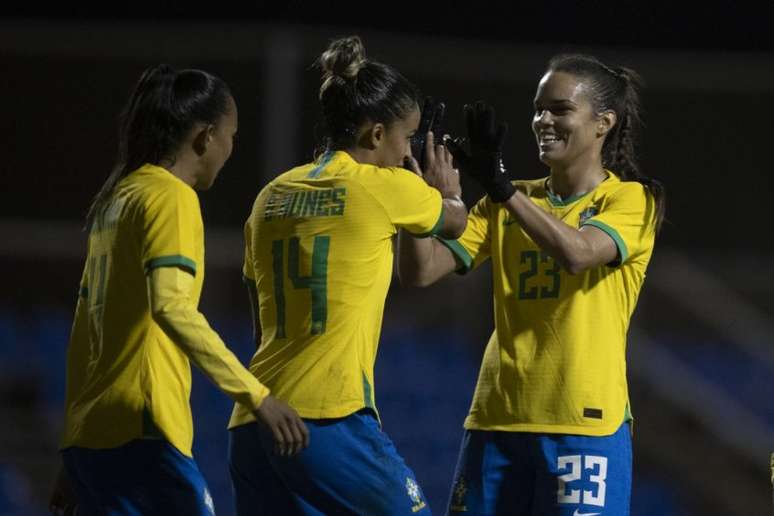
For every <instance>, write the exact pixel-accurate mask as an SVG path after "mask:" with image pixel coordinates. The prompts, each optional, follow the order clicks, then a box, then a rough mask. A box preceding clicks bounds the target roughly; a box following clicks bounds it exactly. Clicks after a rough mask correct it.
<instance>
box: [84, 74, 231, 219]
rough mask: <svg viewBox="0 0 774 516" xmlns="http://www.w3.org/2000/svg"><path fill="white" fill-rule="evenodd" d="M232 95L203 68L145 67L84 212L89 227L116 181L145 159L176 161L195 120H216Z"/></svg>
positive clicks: (222, 113)
mask: <svg viewBox="0 0 774 516" xmlns="http://www.w3.org/2000/svg"><path fill="white" fill-rule="evenodd" d="M230 96H231V92H230V91H229V88H228V86H227V85H226V83H225V82H223V81H222V80H221V79H219V78H217V77H215V76H213V75H210V74H209V73H207V72H204V71H201V70H181V71H176V70H174V69H173V68H172V67H170V66H168V65H165V64H161V65H158V66H154V67H151V68H148V69H146V70H145V71H144V72H143V74H142V76H140V80H139V81H137V84H136V85H135V87H134V91H133V92H132V94H131V96H130V97H129V100H128V102H127V103H126V106H125V107H124V109H123V111H122V112H121V115H120V117H119V124H118V152H117V155H116V161H115V165H114V166H113V169H112V171H111V172H110V175H108V178H107V179H106V180H105V183H104V184H103V185H102V187H101V188H100V190H99V192H97V195H95V196H94V199H93V200H92V203H91V206H90V207H89V211H88V213H87V215H86V229H87V230H89V229H91V228H92V227H93V226H94V224H95V222H97V221H98V220H99V218H100V217H101V216H102V215H103V214H104V212H105V209H106V208H107V206H108V204H109V202H110V200H111V197H112V195H113V192H114V190H115V188H116V185H118V183H119V182H120V181H121V179H122V178H123V177H125V176H126V175H127V174H129V173H130V172H132V171H134V170H136V169H138V168H140V167H141V166H143V165H144V164H146V163H150V164H154V165H159V164H161V163H162V162H163V163H165V164H167V165H173V164H174V163H175V153H176V152H177V150H178V149H179V147H180V144H181V143H182V141H183V139H184V138H185V136H186V135H187V134H188V132H189V131H190V130H191V129H192V128H193V126H194V124H195V123H197V122H205V123H208V124H214V123H215V122H217V121H218V120H219V119H220V117H221V116H223V115H225V114H226V112H227V111H228V99H229V97H230Z"/></svg>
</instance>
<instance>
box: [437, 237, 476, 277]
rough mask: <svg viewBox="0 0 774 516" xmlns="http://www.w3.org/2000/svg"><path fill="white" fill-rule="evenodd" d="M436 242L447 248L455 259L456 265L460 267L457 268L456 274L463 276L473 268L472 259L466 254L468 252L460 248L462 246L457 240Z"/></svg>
mask: <svg viewBox="0 0 774 516" xmlns="http://www.w3.org/2000/svg"><path fill="white" fill-rule="evenodd" d="M438 241H439V242H441V243H442V244H443V245H445V246H446V247H448V248H449V250H450V251H451V252H452V254H453V255H454V257H455V258H456V259H457V263H459V265H460V266H459V267H458V268H457V273H458V274H465V273H467V272H468V271H469V270H470V269H472V268H473V257H472V256H470V253H468V251H467V250H466V249H465V248H464V247H462V244H460V243H459V242H458V241H457V240H446V239H444V238H439V239H438Z"/></svg>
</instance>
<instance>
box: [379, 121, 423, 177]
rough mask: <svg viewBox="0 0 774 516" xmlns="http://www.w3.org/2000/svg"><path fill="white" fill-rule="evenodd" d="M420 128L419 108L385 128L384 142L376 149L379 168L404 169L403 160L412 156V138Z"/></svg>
mask: <svg viewBox="0 0 774 516" xmlns="http://www.w3.org/2000/svg"><path fill="white" fill-rule="evenodd" d="M417 127H419V108H418V107H415V108H414V109H413V110H411V112H409V113H408V114H407V115H406V116H405V117H403V118H400V119H398V120H395V121H394V122H393V123H391V124H390V125H389V126H385V128H384V133H383V136H382V142H381V144H380V145H379V146H378V147H377V149H376V163H374V165H377V166H379V167H402V166H403V160H404V159H405V158H406V157H407V156H411V137H412V136H414V134H415V133H416V132H417Z"/></svg>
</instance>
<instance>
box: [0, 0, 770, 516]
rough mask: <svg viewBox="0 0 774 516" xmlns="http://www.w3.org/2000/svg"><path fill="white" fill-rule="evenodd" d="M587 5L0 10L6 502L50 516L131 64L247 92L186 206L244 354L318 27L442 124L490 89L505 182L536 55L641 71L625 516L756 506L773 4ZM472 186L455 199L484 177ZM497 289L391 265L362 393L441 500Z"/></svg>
mask: <svg viewBox="0 0 774 516" xmlns="http://www.w3.org/2000/svg"><path fill="white" fill-rule="evenodd" d="M599 4H600V3H580V2H579V3H574V2H568V3H566V4H564V5H563V4H561V3H559V4H556V3H555V4H551V6H546V7H530V8H526V9H522V12H521V16H519V17H515V16H514V15H505V14H504V13H484V12H478V13H477V15H478V16H472V15H468V14H467V13H462V14H461V13H459V12H457V11H455V10H453V8H449V7H445V8H443V9H441V8H438V12H437V13H436V15H435V16H424V17H422V16H421V15H420V13H419V12H415V11H412V10H405V11H402V12H400V13H397V14H399V15H400V17H399V18H395V17H393V18H392V19H388V18H387V17H385V18H378V19H373V18H374V17H373V16H370V18H371V19H369V17H366V15H363V16H359V15H358V16H355V15H354V14H351V15H349V16H344V15H342V14H341V13H338V12H335V11H327V12H323V11H322V9H320V10H319V11H318V12H311V11H310V10H309V8H308V7H307V6H303V5H302V4H300V3H293V2H291V3H290V4H289V5H288V6H287V8H286V9H285V10H284V11H283V10H277V11H276V12H272V13H268V12H259V11H260V9H258V8H256V9H255V12H250V13H247V12H245V13H244V14H243V13H239V12H233V11H232V12H220V13H212V12H197V13H193V14H192V12H191V11H188V12H182V10H181V9H178V10H175V9H159V10H158V11H156V12H155V14H152V15H151V14H148V12H146V13H144V14H142V15H132V14H127V15H123V16H121V17H110V16H103V17H99V16H96V15H95V14H94V13H93V12H84V13H78V12H70V13H67V14H60V15H56V16H53V15H52V16H49V17H48V18H44V17H41V16H39V15H35V14H34V13H33V12H32V11H30V12H17V13H14V15H13V16H5V17H4V18H3V19H0V70H2V79H0V105H2V111H0V112H1V113H2V123H0V142H2V143H1V144H0V145H1V147H0V148H2V159H0V179H1V180H2V188H1V189H0V192H1V193H0V271H1V272H0V274H2V277H1V280H2V290H1V291H0V292H2V294H1V295H0V515H38V514H42V513H43V511H44V508H45V501H46V497H47V495H48V493H49V490H50V486H51V485H52V482H53V475H54V473H55V471H56V469H57V467H58V457H57V454H56V441H57V438H58V434H59V431H60V428H61V414H62V401H63V399H62V398H63V388H64V356H65V349H66V344H67V337H68V332H69V327H70V323H71V317H72V312H73V309H74V305H75V299H76V288H77V285H78V283H77V282H78V279H79V277H80V272H81V267H82V260H83V255H84V252H85V235H84V234H83V233H82V232H81V231H80V226H81V224H82V219H83V215H84V213H85V209H86V207H87V205H88V202H89V199H90V198H91V196H92V195H93V194H94V192H95V191H96V189H97V188H98V187H99V185H100V184H101V182H102V180H103V178H104V176H105V174H106V172H107V170H108V169H109V167H110V166H111V164H112V159H113V155H114V151H115V147H116V138H115V125H116V124H115V122H116V114H117V113H118V111H119V110H120V109H121V107H122V105H123V102H124V101H125V99H126V97H127V95H128V93H129V90H130V87H131V84H132V83H133V82H134V81H135V80H136V78H137V77H138V75H139V73H140V72H141V71H142V69H143V68H145V67H146V66H148V65H151V64H154V63H157V62H160V61H164V62H168V63H170V64H172V65H175V66H180V67H184V66H185V67H187V66H193V67H197V68H203V69H205V70H208V71H211V72H213V73H215V74H217V75H219V76H221V77H222V78H224V79H225V80H226V81H227V82H228V83H229V84H230V86H231V88H232V90H233V93H234V95H235V97H236V99H237V102H238V105H239V110H240V128H239V137H238V142H237V144H236V148H235V151H234V154H233V157H232V158H231V160H230V161H229V162H228V163H227V165H226V167H225V168H224V170H223V171H222V173H221V175H220V178H219V179H218V182H217V183H216V185H215V187H214V188H213V189H212V190H211V191H209V192H207V193H205V194H204V195H202V197H201V199H202V209H203V213H204V219H205V226H206V228H207V236H206V238H207V279H206V281H205V287H204V292H203V296H202V304H201V308H202V311H203V312H204V313H205V314H206V315H207V317H208V318H209V319H210V321H211V323H212V325H213V326H214V327H215V328H216V329H217V330H218V331H219V332H221V334H222V335H223V336H224V338H225V340H226V342H227V343H228V344H229V345H230V346H231V347H232V348H233V349H234V350H235V351H236V352H237V353H238V354H239V355H240V357H241V358H242V359H243V360H245V361H247V360H248V358H249V356H250V355H251V352H252V350H251V343H250V324H249V311H248V307H247V304H246V295H245V292H244V291H243V289H244V287H243V286H242V284H241V282H240V270H239V266H240V263H241V225H242V224H243V222H244V219H245V217H246V215H247V213H248V211H249V208H250V205H251V202H252V199H253V198H254V195H255V194H256V193H257V191H258V190H259V189H260V188H261V187H262V186H263V185H264V184H265V183H266V182H267V181H268V180H269V179H270V178H271V177H273V176H274V175H276V174H277V173H278V172H279V171H281V170H284V169H286V168H289V167H290V166H292V165H294V164H297V163H299V162H303V161H307V160H308V159H309V158H310V157H311V155H312V150H313V148H314V145H315V126H316V123H317V122H318V120H319V118H318V113H319V111H318V108H317V98H316V95H317V91H318V88H319V73H318V72H317V71H316V70H314V69H312V68H311V65H312V63H313V61H314V59H315V58H316V57H317V56H318V55H319V53H320V52H321V51H322V50H323V49H324V48H325V46H326V44H327V42H328V41H329V40H330V39H332V38H334V37H337V36H342V35H348V34H352V33H357V34H360V35H361V36H362V37H363V39H364V42H365V45H366V48H367V51H368V54H369V56H371V57H373V58H375V59H378V60H381V61H384V62H387V63H390V64H392V65H394V66H395V67H397V68H398V69H399V70H400V71H402V72H403V73H404V74H405V75H406V76H407V77H409V78H410V79H411V80H413V81H414V82H415V83H416V84H417V85H418V86H420V88H421V89H422V90H423V91H425V92H427V93H428V94H432V95H436V96H439V97H441V98H443V99H444V100H446V102H447V105H448V106H449V116H448V124H447V126H448V130H449V131H450V132H452V133H459V131H460V130H461V129H462V127H461V116H460V112H461V106H462V105H463V103H464V102H466V101H470V100H475V99H477V98H483V99H487V100H489V101H491V102H492V103H493V104H494V105H495V106H496V107H497V108H498V112H499V113H500V114H501V116H502V117H503V118H504V119H507V120H508V121H509V122H510V126H511V131H510V134H509V137H508V144H507V150H506V156H505V157H506V163H507V164H508V165H509V169H510V170H511V174H512V176H513V177H514V178H534V177H540V176H542V175H545V173H546V170H545V169H544V167H543V166H542V165H541V164H540V163H539V161H538V160H537V157H536V152H535V144H534V140H533V137H532V135H531V132H530V128H529V121H530V118H531V103H532V98H533V95H534V88H535V85H536V83H537V80H538V79H539V77H540V74H541V72H542V70H543V67H544V65H545V62H546V60H547V59H548V58H549V57H550V56H551V55H553V54H555V53H557V52H561V51H583V52H589V53H592V54H595V55H597V56H599V57H601V58H602V59H603V60H605V61H610V62H612V63H618V64H626V65H628V66H631V67H633V68H635V69H636V70H638V71H640V72H641V73H642V75H643V76H644V77H645V79H646V81H647V83H648V89H647V90H646V94H645V98H644V100H645V109H646V123H647V129H646V133H645V139H644V147H643V152H642V164H643V169H644V170H645V171H646V173H648V174H651V175H653V176H655V177H657V178H659V179H661V180H662V181H663V182H664V183H666V185H667V188H668V195H669V197H668V221H667V223H666V225H665V227H664V230H663V233H662V235H661V238H660V240H659V242H658V244H657V247H656V251H655V253H654V258H653V261H652V265H651V268H650V270H649V276H648V280H647V281H646V284H645V288H644V290H643V293H642V296H641V300H640V304H639V307H638V309H637V311H636V313H635V317H634V321H633V324H632V330H631V334H630V341H629V353H628V358H629V378H630V385H631V398H632V404H633V409H634V413H635V417H636V428H635V430H636V433H635V439H634V451H635V455H634V457H635V459H634V486H633V496H632V514H633V515H635V516H636V515H665V516H670V515H680V516H683V515H685V516H690V515H694V514H701V515H718V516H719V515H746V516H747V515H755V514H768V513H769V512H770V503H771V502H770V497H771V487H770V485H769V484H768V473H767V470H768V468H767V466H768V454H769V452H771V451H774V404H772V401H771V400H772V398H773V397H774V381H773V380H772V378H774V350H773V349H772V335H774V319H773V317H774V309H773V307H772V303H771V301H770V299H771V295H772V293H773V292H774V275H772V273H771V265H770V264H771V263H772V258H774V246H773V244H772V239H771V237H770V236H767V235H770V234H771V229H770V225H771V224H770V198H771V194H772V193H774V188H773V187H772V186H774V185H772V181H773V179H772V174H771V166H770V163H769V161H770V156H769V152H770V149H771V143H770V140H771V138H772V134H773V133H772V130H771V122H772V120H774V45H772V41H771V38H770V37H769V36H768V35H767V34H766V32H767V28H768V27H770V26H772V25H771V20H770V19H767V18H766V17H765V16H763V15H757V16H754V15H751V14H749V13H748V14H744V15H743V14H742V13H743V11H742V7H741V6H739V5H737V4H733V5H732V4H730V3H729V4H728V5H727V6H726V7H719V8H717V9H715V10H714V11H713V12H712V14H713V16H712V17H710V18H707V12H706V11H707V10H708V9H709V8H708V7H707V6H703V10H702V12H688V11H686V12H685V13H682V14H681V13H677V12H675V10H674V9H671V10H670V13H671V14H670V16H669V17H668V18H665V17H662V16H661V12H662V11H661V10H660V9H659V8H657V7H645V6H638V5H636V4H635V3H627V2H620V3H617V4H616V6H615V9H614V10H610V11H604V10H602V11H601V12H600V13H597V12H595V11H591V10H590V9H591V7H589V6H599ZM719 5H725V4H719ZM486 8H487V7H486V6H482V7H481V10H482V11H483V10H484V9H486ZM294 9H304V11H303V14H297V13H295V12H294ZM223 11H225V9H223ZM396 11H397V9H396ZM485 14H489V16H484V15H485ZM463 186H464V198H465V200H466V202H467V203H468V205H469V206H470V205H471V204H472V203H473V202H475V200H476V199H478V198H479V197H480V196H481V195H482V192H481V191H480V190H479V189H478V188H477V187H476V186H475V185H474V184H472V183H470V182H469V181H465V182H464V184H463ZM489 284H490V273H489V271H488V269H486V268H485V269H484V270H480V271H477V272H476V273H474V274H472V275H469V276H467V277H453V278H449V279H447V280H444V281H443V282H441V283H440V284H438V285H436V286H434V287H431V288H429V289H426V290H418V289H406V288H403V287H401V286H400V285H399V284H398V282H397V278H396V281H395V282H394V283H393V286H392V288H391V290H390V294H389V298H388V301H387V310H386V314H385V323H384V330H383V332H382V342H381V347H380V352H379V359H378V361H377V372H376V375H377V379H376V396H377V405H378V406H379V408H380V410H381V413H382V418H383V421H384V428H385V430H386V431H387V432H388V433H389V434H390V436H391V437H392V438H393V440H394V441H395V442H396V444H397V446H398V449H399V450H400V451H401V452H402V454H403V455H404V456H405V458H406V459H407V461H408V463H409V464H410V465H411V466H412V467H413V468H414V470H415V472H416V474H417V477H418V479H419V481H420V483H421V485H422V486H423V488H424V490H425V492H426V495H427V497H428V499H429V501H430V504H431V506H432V507H433V508H434V509H435V511H436V512H437V513H442V511H443V508H444V506H445V503H446V496H447V491H448V486H449V482H450V478H451V474H452V469H453V466H454V463H455V460H456V454H457V449H458V444H459V438H460V436H461V433H462V429H461V423H462V419H463V418H464V415H465V413H466V410H467V407H468V404H469V402H470V396H471V393H472V388H473V386H474V384H475V377H476V373H477V369H478V365H479V362H480V358H481V354H482V350H483V346H484V344H485V342H486V339H487V337H488V335H489V333H490V332H491V330H492V315H491V310H492V308H491V297H490V296H491V292H490V287H489ZM192 402H193V405H194V417H195V424H196V438H195V450H194V452H195V455H196V458H197V460H198V461H199V463H200V466H201V468H202V470H203V472H204V475H205V476H206V478H207V480H208V482H209V484H210V487H211V490H212V491H213V496H214V499H215V504H216V508H217V510H218V514H222V515H228V514H232V513H233V509H232V507H231V495H230V486H229V479H228V469H227V465H226V461H225V454H226V431H225V423H226V421H227V418H228V414H229V412H230V407H231V404H230V402H229V401H228V400H227V399H226V397H225V396H223V395H222V394H220V393H219V392H217V391H216V390H215V389H214V388H213V387H212V386H211V385H210V384H209V383H207V382H206V380H204V379H203V377H202V376H201V375H200V374H199V373H198V372H196V373H195V384H194V393H193V399H192Z"/></svg>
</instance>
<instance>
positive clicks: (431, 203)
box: [364, 168, 443, 237]
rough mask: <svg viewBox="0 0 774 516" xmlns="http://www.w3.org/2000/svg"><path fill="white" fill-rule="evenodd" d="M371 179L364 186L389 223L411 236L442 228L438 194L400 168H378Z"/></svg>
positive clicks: (426, 234)
mask: <svg viewBox="0 0 774 516" xmlns="http://www.w3.org/2000/svg"><path fill="white" fill-rule="evenodd" d="M376 174H377V175H378V177H377V178H376V179H375V180H371V181H368V182H367V183H364V187H365V188H366V189H367V190H368V192H369V193H370V194H371V196H372V197H373V198H374V199H375V200H376V202H377V203H378V204H379V205H380V206H381V207H382V208H383V209H384V211H385V213H386V214H387V217H388V218H389V220H390V222H391V223H392V224H394V225H395V226H396V227H399V228H402V229H405V230H407V231H408V232H409V233H411V234H412V235H414V236H419V237H427V236H432V235H434V234H436V233H437V232H438V231H440V230H441V228H442V227H443V199H441V192H439V191H438V190H436V189H435V188H432V187H431V186H428V184H427V183H425V182H424V180H423V179H422V178H421V177H419V176H417V175H416V174H414V173H412V172H409V171H408V170H404V169H402V168H388V169H378V170H377V171H376Z"/></svg>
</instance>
